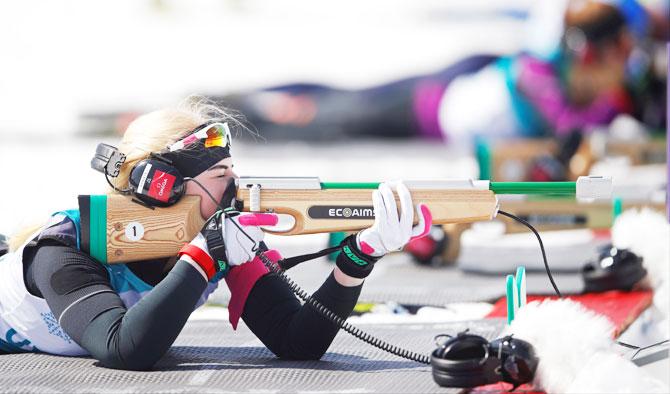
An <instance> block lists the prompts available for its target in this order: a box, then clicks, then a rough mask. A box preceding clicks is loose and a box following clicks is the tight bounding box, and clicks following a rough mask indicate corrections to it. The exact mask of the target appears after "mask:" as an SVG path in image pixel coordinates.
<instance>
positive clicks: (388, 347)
mask: <svg viewBox="0 0 670 394" xmlns="http://www.w3.org/2000/svg"><path fill="white" fill-rule="evenodd" d="M185 179H186V180H189V181H193V182H195V183H196V184H197V185H198V186H200V188H202V190H204V191H205V193H207V195H208V196H209V198H211V199H212V201H214V203H215V204H216V205H217V206H218V207H219V208H221V210H222V211H223V213H224V214H225V215H226V216H229V215H228V214H227V213H226V210H227V209H224V208H223V207H222V206H221V204H220V203H219V202H217V201H216V199H215V198H214V196H212V194H211V193H210V192H209V190H207V189H206V188H205V187H204V186H203V185H202V184H201V183H200V182H198V181H197V180H195V179H193V178H185ZM498 213H500V214H502V215H503V216H507V217H510V218H512V219H514V220H517V221H518V222H519V223H522V224H524V225H525V226H526V227H528V228H529V229H530V230H531V231H532V232H533V233H534V234H535V236H536V237H537V240H538V241H539V242H540V250H541V251H542V258H543V260H544V266H545V268H546V270H547V275H548V276H549V280H550V281H551V284H552V285H553V286H554V290H555V291H556V294H558V296H559V297H563V296H562V295H561V292H560V291H559V290H558V287H557V286H556V283H554V278H553V277H552V276H551V271H550V269H549V264H548V263H547V255H546V253H545V251H544V244H543V243H542V238H540V234H539V233H538V232H537V230H535V228H534V227H533V226H532V225H530V224H529V223H528V222H526V221H525V220H523V219H521V218H519V217H516V216H514V215H512V214H510V213H507V212H505V211H498ZM232 222H233V224H235V226H236V227H237V228H238V229H239V230H240V231H241V232H242V234H244V235H245V236H246V237H247V238H249V239H250V240H251V241H252V243H253V244H254V245H255V246H254V249H252V250H253V251H254V252H255V253H256V256H258V258H260V259H261V261H262V262H263V264H264V265H265V267H267V269H268V270H270V272H273V273H275V274H277V275H278V276H279V278H280V279H281V280H283V281H284V282H285V283H286V284H287V285H288V286H289V289H290V290H291V291H292V292H293V293H294V294H295V295H296V296H298V298H300V299H301V300H303V301H304V302H305V303H306V304H308V305H310V306H312V307H313V308H314V310H316V311H317V312H318V313H319V314H321V316H323V317H324V318H326V319H327V320H329V321H331V322H333V323H335V324H337V326H338V327H340V328H341V329H342V330H344V331H346V332H347V333H349V334H351V335H353V336H354V337H356V338H358V339H360V340H361V341H363V342H365V343H367V344H369V345H372V346H374V347H376V348H378V349H380V350H383V351H385V352H388V353H391V354H393V355H396V356H398V357H402V358H405V359H407V360H411V361H415V362H417V363H420V364H426V365H430V364H431V363H430V356H427V355H423V354H419V353H416V352H413V351H411V350H407V349H403V348H401V347H399V346H395V345H392V344H390V343H388V342H386V341H384V340H382V339H379V338H377V337H375V336H373V335H371V334H368V333H366V332H365V331H363V330H361V329H359V328H358V327H356V326H353V325H351V324H349V323H347V321H346V320H345V319H343V318H341V317H340V316H338V315H337V314H336V313H335V312H333V311H331V310H330V309H329V308H328V307H326V306H324V305H323V304H321V303H320V302H319V301H317V300H315V299H314V298H312V296H311V295H309V294H308V293H307V292H306V291H304V290H303V289H302V288H300V286H298V285H297V284H296V283H295V282H293V280H292V279H291V278H289V277H288V276H287V275H286V273H285V272H284V270H283V269H282V268H281V267H280V266H278V265H277V264H275V263H274V262H272V260H270V259H269V258H268V257H267V256H265V255H264V254H263V252H264V250H263V248H262V247H261V245H260V244H259V243H257V242H256V241H255V240H254V239H253V238H251V236H250V235H249V234H247V233H246V231H244V230H243V229H242V227H241V226H240V225H239V224H237V222H236V221H235V220H232Z"/></svg>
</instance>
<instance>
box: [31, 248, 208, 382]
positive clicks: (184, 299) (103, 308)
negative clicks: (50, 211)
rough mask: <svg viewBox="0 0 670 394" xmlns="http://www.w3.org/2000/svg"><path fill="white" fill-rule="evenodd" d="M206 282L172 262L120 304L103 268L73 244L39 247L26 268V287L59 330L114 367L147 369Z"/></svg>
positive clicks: (190, 269)
mask: <svg viewBox="0 0 670 394" xmlns="http://www.w3.org/2000/svg"><path fill="white" fill-rule="evenodd" d="M206 285H207V282H206V281H205V280H204V279H203V277H202V276H201V275H200V273H198V271H197V270H196V269H195V268H193V267H192V266H191V265H190V264H188V263H187V262H185V261H178V262H177V264H176V265H175V267H174V268H173V269H172V270H171V271H170V273H169V274H168V275H167V276H166V277H165V279H163V280H162V281H161V282H160V283H159V284H158V285H157V286H155V287H154V288H153V290H151V291H150V293H149V294H147V295H146V296H145V297H143V298H142V299H141V300H140V301H139V302H138V303H137V304H135V305H133V306H132V307H131V308H130V309H126V307H125V306H124V304H123V302H122V300H121V298H120V297H119V295H118V294H117V293H116V292H115V291H114V290H113V289H112V287H111V283H110V280H109V277H108V275H107V271H106V270H105V269H104V267H102V265H101V264H100V263H98V262H96V261H95V260H93V259H92V258H91V257H90V256H88V255H87V254H85V253H83V252H81V251H79V250H77V249H75V248H72V247H68V246H56V245H45V246H40V247H39V248H38V249H37V252H36V253H35V255H34V257H33V259H32V261H31V262H30V264H29V265H28V268H27V270H26V286H27V287H28V288H29V291H31V292H33V293H36V294H35V295H37V296H41V297H42V298H44V299H45V300H46V302H47V304H48V305H49V307H50V309H51V311H52V312H53V314H54V316H55V317H56V319H57V320H58V322H59V324H60V325H61V327H62V328H63V330H64V331H65V332H66V333H67V334H68V335H69V336H70V337H71V338H72V339H73V340H74V341H75V342H77V343H78V344H79V345H80V346H82V347H83V348H84V349H86V350H87V351H88V352H89V353H90V354H91V355H92V356H93V357H94V358H96V359H97V360H99V361H100V362H101V364H102V365H104V366H107V367H110V368H119V369H134V370H145V369H149V368H151V367H152V366H153V365H154V364H155V363H156V361H158V359H160V358H161V357H162V356H163V354H165V352H166V351H167V350H168V348H169V347H170V346H171V345H172V343H173V342H174V340H175V339H176V338H177V335H178V334H179V332H180V331H181V329H182V328H183V326H184V324H186V320H187V319H188V316H189V315H190V314H191V312H193V309H194V308H195V305H196V303H197V301H198V299H199V298H200V296H201V295H202V293H203V291H204V290H205V287H206ZM31 288H32V289H31Z"/></svg>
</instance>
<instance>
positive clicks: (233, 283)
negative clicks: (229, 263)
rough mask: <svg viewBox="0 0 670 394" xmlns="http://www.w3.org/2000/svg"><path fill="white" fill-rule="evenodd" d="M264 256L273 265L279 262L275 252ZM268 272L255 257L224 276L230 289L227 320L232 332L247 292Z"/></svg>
mask: <svg viewBox="0 0 670 394" xmlns="http://www.w3.org/2000/svg"><path fill="white" fill-rule="evenodd" d="M265 256H267V257H268V258H269V259H270V260H272V261H273V262H274V263H276V262H277V261H279V260H281V255H280V254H279V252H278V251H276V250H268V251H267V252H265ZM268 272H269V271H268V269H267V268H266V267H265V265H264V264H263V262H262V261H261V259H260V258H259V257H258V256H256V257H255V258H254V259H253V260H251V261H249V262H248V263H245V264H242V265H238V266H234V267H232V268H231V269H230V272H228V275H226V283H227V284H228V288H229V289H230V302H229V303H228V320H229V321H230V324H231V325H232V326H233V330H236V329H237V323H238V322H239V321H240V317H241V316H242V312H243V311H244V304H246V302H247V297H249V292H250V291H251V289H252V288H253V287H254V285H255V284H256V282H257V281H258V279H260V278H261V277H262V276H263V275H265V274H267V273H268Z"/></svg>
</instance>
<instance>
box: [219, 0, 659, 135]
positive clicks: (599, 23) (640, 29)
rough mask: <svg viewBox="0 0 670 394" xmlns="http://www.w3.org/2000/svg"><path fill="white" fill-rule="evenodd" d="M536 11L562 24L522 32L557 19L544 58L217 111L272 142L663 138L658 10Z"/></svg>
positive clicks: (282, 94)
mask: <svg viewBox="0 0 670 394" xmlns="http://www.w3.org/2000/svg"><path fill="white" fill-rule="evenodd" d="M543 3H544V4H543V5H542V6H541V7H540V8H542V7H544V8H545V9H546V8H550V9H551V10H552V11H553V10H556V9H557V8H559V7H562V9H563V15H562V16H560V15H561V14H560V13H556V12H553V13H552V12H548V11H545V12H536V13H535V16H534V18H531V20H530V21H529V25H531V29H530V32H531V34H533V33H537V35H538V36H540V37H542V36H543V33H542V32H541V30H543V29H547V25H556V23H557V21H556V20H555V19H559V22H560V23H561V25H562V29H561V34H560V39H559V40H554V42H553V43H552V38H551V37H549V38H548V39H545V42H544V43H541V45H540V46H542V45H543V46H544V49H543V52H544V53H539V52H540V51H537V50H532V48H528V49H527V50H524V51H521V52H520V53H518V54H516V55H512V56H499V55H496V54H481V55H472V56H468V57H466V58H464V59H462V60H460V61H457V62H456V63H454V64H452V65H450V66H448V67H447V68H445V69H443V70H441V71H439V72H437V73H433V74H428V75H422V76H416V77H411V78H406V79H401V80H398V81H394V82H390V83H386V84H383V85H379V86H375V87H372V88H367V89H359V90H348V89H338V88H335V87H332V86H327V85H321V84H313V83H294V84H287V85H280V86H275V87H271V88H267V89H262V90H257V91H252V92H249V93H241V94H233V95H223V96H220V97H217V99H218V100H219V101H221V102H223V103H225V104H227V105H230V106H232V107H233V108H236V109H239V110H241V111H242V112H243V113H245V114H246V115H247V118H248V120H249V123H251V125H252V126H254V127H256V128H257V129H258V130H259V132H260V134H261V135H262V136H265V137H267V138H268V139H270V140H311V141H321V140H326V141H327V140H338V139H343V138H344V139H346V138H350V137H358V138H378V137H381V138H427V139H435V140H443V141H447V142H449V143H456V144H462V143H464V142H465V143H467V142H469V141H471V139H472V137H474V136H484V137H490V138H505V137H519V136H521V137H539V136H555V137H559V138H561V137H565V136H567V135H568V134H569V133H571V132H573V131H578V132H585V131H586V132H587V131H589V130H590V129H592V128H593V127H596V126H603V125H608V124H609V123H610V122H611V121H612V120H613V119H614V118H615V117H616V116H618V115H621V114H628V115H631V116H633V117H635V118H636V119H637V120H639V121H641V122H643V123H645V124H646V125H647V126H648V127H650V128H652V129H659V128H662V127H664V121H665V115H664V114H665V110H664V109H665V102H666V101H665V94H664V86H665V81H666V80H667V75H664V74H665V73H664V72H663V71H660V72H659V70H657V69H654V65H653V59H652V58H653V56H654V54H655V51H657V50H658V48H657V47H656V46H654V45H651V44H650V43H652V42H654V39H655V38H656V39H658V38H659V37H658V32H659V31H663V29H664V27H663V22H666V23H667V21H661V22H658V21H655V19H653V18H652V17H651V16H652V15H654V14H653V13H652V12H651V11H650V10H657V9H659V5H658V4H654V5H652V6H648V8H645V7H643V6H642V5H641V4H639V3H638V2H637V1H636V0H621V1H611V2H610V1H600V0H570V1H568V2H563V4H562V5H559V6H558V7H557V5H556V4H548V3H551V2H543ZM557 3H558V4H561V2H557ZM664 3H667V2H664ZM660 8H663V5H661V6H660ZM552 19H553V20H552ZM656 19H658V18H656ZM665 28H666V29H667V26H666V27H665ZM536 41H537V40H536ZM547 41H548V42H547ZM536 47H537V45H536Z"/></svg>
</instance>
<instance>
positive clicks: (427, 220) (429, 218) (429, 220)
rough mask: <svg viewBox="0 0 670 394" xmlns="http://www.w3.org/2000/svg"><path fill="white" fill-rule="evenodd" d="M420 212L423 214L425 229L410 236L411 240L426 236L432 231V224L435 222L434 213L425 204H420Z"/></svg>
mask: <svg viewBox="0 0 670 394" xmlns="http://www.w3.org/2000/svg"><path fill="white" fill-rule="evenodd" d="M417 208H419V214H420V215H421V216H423V231H421V233H419V234H417V235H415V236H413V237H412V238H410V239H409V240H410V241H413V240H415V239H417V238H421V237H425V236H426V234H428V232H429V231H430V226H431V225H432V224H433V214H432V213H431V212H430V209H428V207H427V206H426V205H424V204H419V206H418V207H417Z"/></svg>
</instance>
